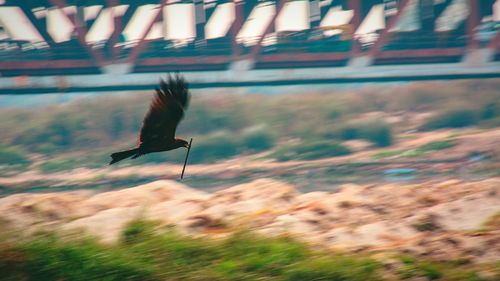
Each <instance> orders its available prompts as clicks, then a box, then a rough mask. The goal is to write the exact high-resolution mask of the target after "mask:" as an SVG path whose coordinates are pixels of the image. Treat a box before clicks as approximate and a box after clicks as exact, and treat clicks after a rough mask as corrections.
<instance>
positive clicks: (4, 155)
mask: <svg viewBox="0 0 500 281" xmlns="http://www.w3.org/2000/svg"><path fill="white" fill-rule="evenodd" d="M29 163H30V161H29V159H28V158H27V157H26V153H25V152H23V151H22V150H20V149H17V148H15V147H6V146H0V165H23V166H24V165H28V164H29Z"/></svg>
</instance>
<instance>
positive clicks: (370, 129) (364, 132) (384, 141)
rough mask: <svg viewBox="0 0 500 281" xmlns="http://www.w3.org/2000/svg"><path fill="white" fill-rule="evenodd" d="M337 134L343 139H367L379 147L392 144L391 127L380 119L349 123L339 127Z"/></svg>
mask: <svg viewBox="0 0 500 281" xmlns="http://www.w3.org/2000/svg"><path fill="white" fill-rule="evenodd" d="M337 135H338V136H339V138H340V139H342V140H352V139H365V140H368V141H371V142H373V143H374V144H375V145H376V146H379V147H385V146H390V145H391V144H392V133H391V128H390V127H389V125H388V124H387V123H385V122H384V121H380V120H379V121H372V122H366V123H359V122H358V123H348V124H346V125H345V126H343V127H341V128H340V129H338V132H337Z"/></svg>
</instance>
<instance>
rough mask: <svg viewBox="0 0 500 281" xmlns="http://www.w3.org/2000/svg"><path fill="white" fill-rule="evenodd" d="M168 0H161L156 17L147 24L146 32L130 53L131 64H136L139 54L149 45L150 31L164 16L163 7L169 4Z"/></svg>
mask: <svg viewBox="0 0 500 281" xmlns="http://www.w3.org/2000/svg"><path fill="white" fill-rule="evenodd" d="M167 2H168V0H161V2H160V7H159V8H158V13H157V14H156V17H155V18H154V19H153V20H152V21H151V22H150V23H149V25H148V26H147V28H146V30H145V31H144V34H143V35H142V37H141V39H140V40H139V43H138V44H137V45H136V46H135V47H134V48H133V49H132V51H131V52H130V55H129V57H128V59H127V62H128V63H129V64H131V65H135V62H136V61H137V58H138V57H139V54H140V53H141V52H142V51H143V50H144V49H145V48H146V47H147V46H148V43H149V42H148V40H146V38H147V36H148V34H149V32H150V31H151V28H153V26H154V24H155V23H156V22H158V21H159V20H160V19H162V17H163V7H165V5H166V4H167Z"/></svg>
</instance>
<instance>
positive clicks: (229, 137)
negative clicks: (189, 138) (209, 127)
mask: <svg viewBox="0 0 500 281" xmlns="http://www.w3.org/2000/svg"><path fill="white" fill-rule="evenodd" d="M239 149H240V147H239V144H238V142H237V140H235V138H234V136H233V134H231V133H229V132H226V131H220V132H217V133H214V134H211V135H208V136H207V137H204V138H200V139H199V140H197V141H196V143H194V141H193V148H192V149H191V156H190V157H189V158H190V159H189V161H190V162H191V163H207V162H215V161H217V160H221V159H227V158H230V157H232V156H235V155H237V154H238V153H239V152H240V150H239Z"/></svg>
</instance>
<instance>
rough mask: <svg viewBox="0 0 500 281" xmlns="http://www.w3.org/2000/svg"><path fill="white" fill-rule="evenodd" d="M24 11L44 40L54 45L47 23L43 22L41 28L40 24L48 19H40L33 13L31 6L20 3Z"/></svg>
mask: <svg viewBox="0 0 500 281" xmlns="http://www.w3.org/2000/svg"><path fill="white" fill-rule="evenodd" d="M19 7H20V8H21V10H22V11H23V13H24V14H25V15H26V17H27V18H28V20H29V21H30V22H31V25H32V26H33V27H34V28H35V29H36V31H37V32H38V33H39V34H40V36H42V38H43V40H44V41H45V42H46V43H47V44H48V45H49V46H51V47H52V46H54V45H55V42H54V39H53V38H52V36H50V34H49V32H48V31H47V24H45V23H43V24H42V27H41V28H39V27H38V24H39V23H42V21H45V20H46V19H45V18H44V19H38V18H36V17H35V15H33V12H32V11H31V8H30V6H28V5H26V4H24V3H23V4H20V6H19Z"/></svg>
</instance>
